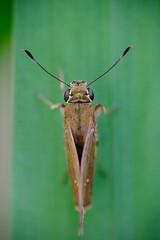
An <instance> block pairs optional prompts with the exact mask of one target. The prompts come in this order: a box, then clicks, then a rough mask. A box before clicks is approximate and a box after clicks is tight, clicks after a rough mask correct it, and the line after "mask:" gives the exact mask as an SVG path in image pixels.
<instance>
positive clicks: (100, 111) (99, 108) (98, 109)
mask: <svg viewBox="0 0 160 240" xmlns="http://www.w3.org/2000/svg"><path fill="white" fill-rule="evenodd" d="M117 108H118V107H117V106H115V105H114V106H112V107H109V108H107V109H106V108H105V107H104V106H103V104H102V103H98V104H97V105H96V106H95V108H94V109H95V114H96V118H97V117H99V116H100V115H101V114H108V113H110V112H113V111H115V110H116V109H117Z"/></svg>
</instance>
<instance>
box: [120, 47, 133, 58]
mask: <svg viewBox="0 0 160 240" xmlns="http://www.w3.org/2000/svg"><path fill="white" fill-rule="evenodd" d="M132 47H134V46H128V47H127V48H126V49H125V50H124V52H123V53H122V56H121V57H124V56H125V55H126V53H127V52H128V51H129V49H130V48H132Z"/></svg>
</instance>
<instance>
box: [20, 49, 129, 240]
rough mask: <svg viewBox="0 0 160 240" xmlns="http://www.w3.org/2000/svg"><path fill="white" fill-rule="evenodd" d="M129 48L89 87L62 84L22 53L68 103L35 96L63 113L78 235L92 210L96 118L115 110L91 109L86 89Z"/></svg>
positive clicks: (82, 82)
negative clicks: (54, 83) (57, 86)
mask: <svg viewBox="0 0 160 240" xmlns="http://www.w3.org/2000/svg"><path fill="white" fill-rule="evenodd" d="M131 47H132V46H129V47H127V48H126V49H125V51H124V52H123V54H122V55H121V56H120V58H119V59H118V60H117V61H116V62H115V63H114V64H113V66H112V67H111V68H109V69H108V70H107V71H106V72H104V73H103V74H102V75H100V76H99V77H97V78H96V79H95V80H93V81H92V82H90V83H89V84H87V83H86V82H84V81H73V82H72V83H70V85H69V84H67V83H65V82H64V81H63V80H62V79H63V75H62V74H61V79H59V78H57V77H55V76H53V75H52V74H51V73H49V72H48V71H47V70H46V69H44V68H43V67H42V66H41V65H40V64H39V63H38V62H37V60H36V59H35V58H34V57H33V56H32V54H31V53H30V52H29V51H28V50H26V49H22V51H25V52H26V53H27V54H28V55H29V57H30V58H32V59H33V60H34V61H35V62H36V63H37V64H38V65H39V66H40V67H41V68H42V69H43V70H44V71H46V72H47V73H48V74H49V75H51V76H52V77H54V78H56V79H57V80H58V81H60V82H61V89H62V91H63V93H64V99H65V101H66V102H67V104H66V105H64V104H61V103H57V104H53V103H52V102H51V101H49V100H48V99H46V98H45V97H44V96H42V95H41V94H38V97H39V98H40V99H41V100H42V101H43V102H45V103H46V104H47V105H49V106H50V108H51V109H55V108H57V107H61V109H62V111H63V113H64V143H65V148H66V154H67V160H68V170H69V175H70V182H71V186H72V192H73V198H74V204H75V207H76V209H77V210H78V211H79V234H80V235H82V234H83V216H84V212H85V211H86V210H87V209H88V208H89V207H90V206H91V200H92V186H93V177H94V162H95V155H96V148H97V130H96V118H97V117H98V116H99V115H100V114H101V113H108V112H111V111H113V110H114V109H115V107H114V106H113V107H111V108H109V109H107V110H106V109H105V107H104V106H103V105H102V104H101V103H99V104H97V105H96V106H95V107H94V106H93V103H92V101H93V99H94V93H93V91H92V90H91V89H90V88H89V87H88V86H89V85H91V84H92V83H93V82H95V81H96V80H98V79H99V78H100V77H102V76H103V75H104V74H106V73H107V72H109V71H110V70H111V69H112V68H113V67H114V66H115V65H116V64H117V63H118V62H119V61H120V59H121V58H122V57H124V56H125V54H126V53H127V52H128V51H129V49H130V48H131ZM64 84H65V85H67V86H68V87H69V88H68V89H67V90H66V91H64Z"/></svg>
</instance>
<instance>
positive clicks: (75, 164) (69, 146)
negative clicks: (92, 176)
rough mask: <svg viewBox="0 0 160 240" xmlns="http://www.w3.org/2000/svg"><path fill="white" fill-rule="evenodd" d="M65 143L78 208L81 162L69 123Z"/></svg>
mask: <svg viewBox="0 0 160 240" xmlns="http://www.w3.org/2000/svg"><path fill="white" fill-rule="evenodd" d="M64 142H65V147H66V154H67V160H68V170H69V176H70V182H71V186H72V192H73V197H74V203H75V206H76V208H77V209H78V207H79V192H78V191H79V184H80V183H79V172H78V169H79V161H78V155H77V150H76V146H75V142H74V139H73V135H72V131H71V127H70V124H69V123H68V124H67V126H66V129H65V136H64Z"/></svg>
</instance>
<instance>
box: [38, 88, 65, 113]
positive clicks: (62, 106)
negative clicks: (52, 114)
mask: <svg viewBox="0 0 160 240" xmlns="http://www.w3.org/2000/svg"><path fill="white" fill-rule="evenodd" d="M36 96H37V97H38V98H39V99H40V100H41V101H42V102H44V103H45V104H47V105H48V106H49V107H50V108H51V109H55V108H58V107H61V110H62V112H63V111H64V109H65V104H63V103H57V104H54V103H52V102H51V101H50V100H49V99H47V98H46V97H44V96H43V95H41V94H40V93H37V94H36Z"/></svg>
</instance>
